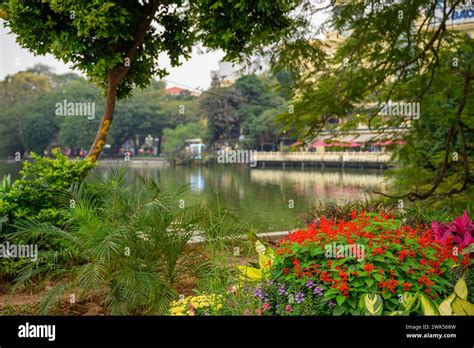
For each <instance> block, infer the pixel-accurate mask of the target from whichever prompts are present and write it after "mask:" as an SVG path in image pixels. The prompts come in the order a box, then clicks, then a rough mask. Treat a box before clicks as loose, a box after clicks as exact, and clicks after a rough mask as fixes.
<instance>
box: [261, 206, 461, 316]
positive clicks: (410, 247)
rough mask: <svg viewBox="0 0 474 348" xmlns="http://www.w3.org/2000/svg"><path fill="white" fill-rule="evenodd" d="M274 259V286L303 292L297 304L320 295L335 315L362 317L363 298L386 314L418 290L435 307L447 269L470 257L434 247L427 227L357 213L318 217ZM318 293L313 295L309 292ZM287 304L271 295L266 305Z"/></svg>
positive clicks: (449, 276)
mask: <svg viewBox="0 0 474 348" xmlns="http://www.w3.org/2000/svg"><path fill="white" fill-rule="evenodd" d="M361 250H363V253H361V252H359V251H361ZM276 254H277V255H276V257H275V260H274V263H273V267H272V276H271V280H272V281H273V282H274V283H277V284H279V286H284V288H285V291H286V292H287V293H288V294H298V293H302V294H303V295H299V296H300V298H303V297H304V299H303V300H302V301H301V303H303V302H304V301H306V299H307V298H309V297H310V296H313V295H316V296H319V293H320V292H322V293H323V295H322V298H323V301H324V302H325V303H327V305H328V306H329V305H330V304H331V306H333V311H332V313H333V314H334V315H341V314H352V315H360V314H364V311H362V310H361V306H360V303H359V302H360V301H361V298H362V297H363V296H364V295H366V294H372V295H380V299H383V311H384V313H385V314H387V313H392V312H395V311H397V310H400V309H404V308H402V307H403V296H404V294H408V295H410V294H411V295H414V294H416V293H419V292H422V293H424V294H426V297H427V298H429V299H431V300H433V301H437V302H440V299H441V298H443V297H445V296H446V295H447V294H448V293H449V292H450V291H451V290H452V288H453V285H452V284H453V283H454V281H455V274H454V273H453V272H451V269H452V267H453V266H455V265H458V266H461V267H466V266H467V265H468V264H469V262H470V259H469V255H463V254H457V253H456V252H454V253H453V248H452V245H449V244H447V245H440V244H438V242H436V241H435V239H434V233H433V231H432V230H431V229H428V228H424V227H421V226H420V227H418V228H412V227H408V226H402V225H401V222H400V221H399V220H395V219H393V218H392V216H388V215H387V214H384V213H381V214H375V213H360V214H359V215H357V213H356V212H354V211H353V212H352V216H351V221H339V222H334V221H329V220H326V219H325V218H321V219H320V221H319V222H318V223H313V224H310V225H308V227H307V229H306V230H299V231H296V232H294V233H291V234H290V235H289V236H288V237H287V238H285V239H284V240H282V241H281V242H280V243H279V245H278V249H277V250H276ZM309 285H311V286H309ZM316 287H317V288H318V289H320V291H319V290H318V294H308V292H309V290H308V288H313V289H314V288H316ZM313 291H314V290H313ZM268 295H269V296H270V295H271V293H269V294H268ZM372 299H376V298H368V299H367V300H370V301H371V300H372ZM290 300H291V297H290V299H288V296H286V295H285V296H284V297H281V298H278V296H275V295H273V297H272V298H269V303H272V305H273V306H276V305H278V308H281V307H282V306H283V307H285V306H286V305H287V304H290V305H291V303H289V302H290ZM295 300H296V295H294V298H293V301H295ZM297 302H298V301H297ZM301 303H300V304H301ZM272 310H273V311H274V313H277V311H278V310H277V309H276V307H274V308H272ZM379 314H381V312H380V313H379Z"/></svg>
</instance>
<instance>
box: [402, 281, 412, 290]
mask: <svg viewBox="0 0 474 348" xmlns="http://www.w3.org/2000/svg"><path fill="white" fill-rule="evenodd" d="M402 286H403V290H405V291H410V289H411V287H412V286H413V285H412V284H410V283H407V282H403V283H402Z"/></svg>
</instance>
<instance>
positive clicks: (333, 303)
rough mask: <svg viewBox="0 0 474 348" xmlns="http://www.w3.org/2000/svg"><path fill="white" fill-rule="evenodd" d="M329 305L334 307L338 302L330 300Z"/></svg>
mask: <svg viewBox="0 0 474 348" xmlns="http://www.w3.org/2000/svg"><path fill="white" fill-rule="evenodd" d="M328 306H329V307H331V308H333V307H335V306H336V303H335V302H334V301H333V300H331V301H329V303H328Z"/></svg>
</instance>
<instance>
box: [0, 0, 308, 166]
mask: <svg viewBox="0 0 474 348" xmlns="http://www.w3.org/2000/svg"><path fill="white" fill-rule="evenodd" d="M299 2H300V0H284V1H278V2H266V1H263V0H262V1H254V0H252V1H249V0H240V1H239V2H237V3H235V2H231V1H222V0H192V1H182V0H173V1H169V2H166V3H163V2H161V1H158V0H151V1H149V2H140V3H136V2H112V1H106V0H92V1H88V2H77V1H73V0H67V1H61V2H57V1H53V0H45V1H41V2H37V1H34V2H27V3H25V2H22V1H16V0H1V1H0V15H1V16H2V17H3V18H4V19H5V26H7V27H8V28H10V30H11V31H12V32H13V33H14V34H16V35H17V42H18V43H19V44H20V45H21V46H23V47H26V48H28V49H29V50H30V51H31V52H32V53H34V54H40V55H44V54H47V53H50V54H52V55H53V56H55V57H56V58H57V59H59V60H62V61H63V62H65V63H71V65H72V67H73V68H76V69H78V70H80V71H82V72H84V73H85V75H86V76H87V77H89V78H90V79H91V80H92V81H93V82H95V83H96V84H98V85H99V86H100V87H101V88H102V91H103V92H104V94H106V98H107V103H106V105H107V106H108V107H107V108H104V114H103V117H102V120H101V124H100V126H99V130H98V133H97V136H96V137H95V140H94V143H93V145H92V147H91V150H90V151H89V157H90V158H91V160H92V161H94V162H95V161H96V160H97V159H98V157H99V155H100V153H101V152H102V150H103V148H104V145H105V141H106V137H107V134H108V130H109V128H110V125H111V122H112V120H113V114H114V108H115V101H116V99H123V98H125V97H127V96H129V95H130V94H131V92H132V90H133V89H134V88H135V87H139V88H144V87H146V86H147V85H149V84H150V82H151V80H152V77H153V76H159V77H164V76H166V75H167V71H166V69H164V68H160V66H161V65H160V64H159V62H158V57H159V56H160V53H164V54H166V55H167V56H168V58H169V60H170V64H171V66H172V67H175V66H178V65H180V64H181V59H182V58H184V59H188V58H189V57H190V55H191V51H192V47H193V46H194V45H195V44H197V43H199V42H201V43H203V44H204V45H205V46H207V47H209V48H211V49H218V48H221V49H222V50H223V51H224V52H225V54H226V58H227V59H228V60H233V61H236V60H242V55H243V54H244V55H249V54H251V53H252V52H253V51H254V50H256V49H262V48H263V47H265V46H267V45H269V44H270V43H274V42H277V41H279V40H281V39H283V38H284V37H285V36H288V35H289V34H290V32H291V31H292V29H293V28H295V26H297V25H298V23H297V22H298V21H296V20H294V18H293V16H292V14H293V10H294V9H295V7H296V6H297V5H298V4H299Z"/></svg>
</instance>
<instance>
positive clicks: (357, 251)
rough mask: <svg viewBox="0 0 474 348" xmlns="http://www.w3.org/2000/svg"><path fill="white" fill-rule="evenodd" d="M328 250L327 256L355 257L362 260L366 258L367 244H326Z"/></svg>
mask: <svg viewBox="0 0 474 348" xmlns="http://www.w3.org/2000/svg"><path fill="white" fill-rule="evenodd" d="M324 249H326V252H325V253H324V255H325V256H326V257H327V258H335V259H342V258H354V259H357V261H362V260H364V258H365V246H364V245H363V244H336V242H334V243H332V244H326V245H325V246H324Z"/></svg>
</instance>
